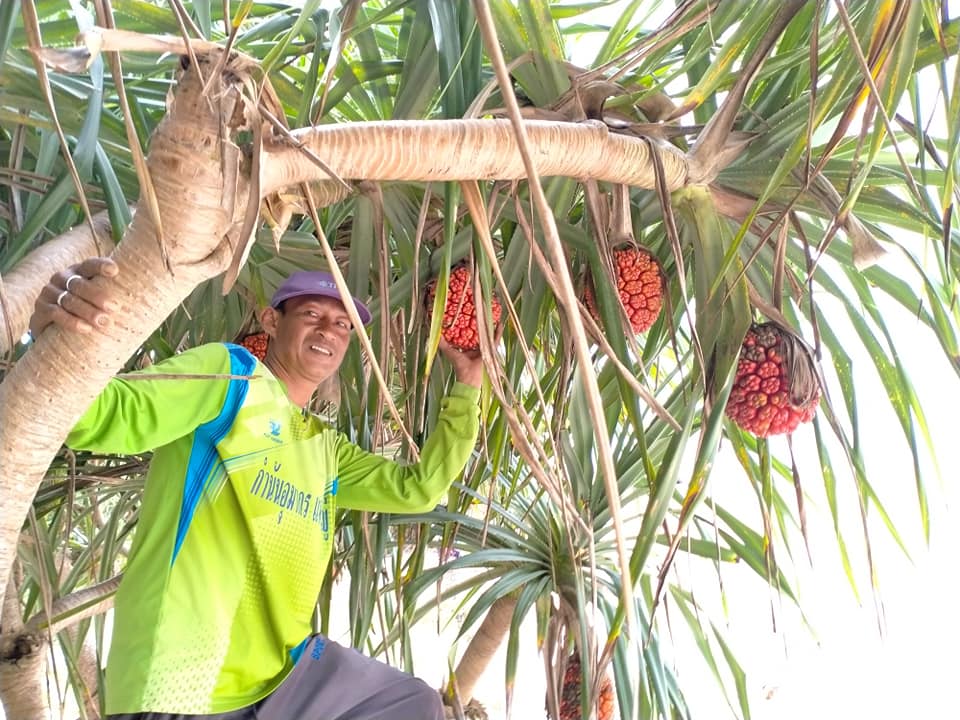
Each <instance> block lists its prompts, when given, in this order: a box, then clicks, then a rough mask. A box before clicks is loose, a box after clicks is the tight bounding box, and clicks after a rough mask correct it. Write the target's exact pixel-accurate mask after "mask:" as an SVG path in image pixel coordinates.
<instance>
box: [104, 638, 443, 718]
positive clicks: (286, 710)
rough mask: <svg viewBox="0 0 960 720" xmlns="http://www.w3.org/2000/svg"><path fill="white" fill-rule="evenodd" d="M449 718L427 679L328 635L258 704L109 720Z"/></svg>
mask: <svg viewBox="0 0 960 720" xmlns="http://www.w3.org/2000/svg"><path fill="white" fill-rule="evenodd" d="M193 718H196V719H197V720H201V719H202V720H443V705H442V704H441V702H440V695H439V693H437V691H436V690H434V689H433V688H431V687H430V686H429V685H427V684H426V683H425V682H423V681H422V680H420V679H418V678H415V677H413V676H412V675H408V674H407V673H404V672H401V671H400V670H397V669H396V668H393V667H390V666H389V665H385V664H384V663H381V662H378V661H376V660H373V659H372V658H368V657H366V656H365V655H362V654H360V653H359V652H357V651H356V650H354V649H352V648H345V647H343V646H342V645H339V644H338V643H335V642H333V641H332V640H329V639H327V638H325V637H323V636H322V635H316V636H314V637H313V639H311V640H310V642H309V643H308V644H307V647H306V649H305V650H304V651H303V655H302V656H301V658H300V661H299V662H298V663H297V665H296V667H295V668H294V669H293V672H291V673H290V675H289V676H288V677H287V678H286V679H285V680H284V681H283V683H281V685H280V687H278V688H277V689H276V690H275V691H274V692H273V693H272V694H270V695H269V696H267V697H265V698H264V699H263V700H261V701H260V702H258V703H257V704H256V705H251V706H250V707H247V708H242V709H240V710H234V711H232V712H228V713H218V714H216V715H171V714H169V713H135V714H132V715H109V716H108V720H192V719H193Z"/></svg>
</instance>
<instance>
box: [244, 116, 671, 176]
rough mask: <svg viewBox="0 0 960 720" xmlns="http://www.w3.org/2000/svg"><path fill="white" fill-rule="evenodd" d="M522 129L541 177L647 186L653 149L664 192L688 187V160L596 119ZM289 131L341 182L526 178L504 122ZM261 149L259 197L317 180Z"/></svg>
mask: <svg viewBox="0 0 960 720" xmlns="http://www.w3.org/2000/svg"><path fill="white" fill-rule="evenodd" d="M525 126H526V130H527V133H528V138H529V142H530V147H531V150H532V153H533V160H534V163H535V164H536V167H537V171H538V172H539V173H540V174H541V175H542V176H555V175H561V176H564V177H573V178H592V179H594V180H604V181H608V182H615V183H619V184H623V185H632V186H636V187H642V188H648V189H652V188H655V187H656V173H655V172H654V165H653V162H652V159H651V155H650V152H651V151H650V148H651V147H654V148H656V151H657V153H658V154H659V156H660V158H661V160H662V161H663V165H664V172H665V175H666V181H667V188H668V190H671V191H672V190H676V189H678V188H680V187H683V186H684V185H685V184H686V180H687V159H686V156H685V155H684V154H683V152H682V151H681V150H679V149H678V148H676V147H674V146H673V145H670V144H668V143H664V142H661V141H658V140H654V139H643V138H639V137H634V136H630V135H619V134H615V133H611V132H610V131H609V130H608V129H607V126H606V125H605V124H603V123H602V122H599V121H587V122H583V123H569V122H548V121H543V120H528V121H526V123H525ZM292 134H293V136H294V138H296V140H297V141H298V142H300V143H302V144H303V145H304V146H305V147H306V148H307V149H308V150H310V151H311V152H312V153H313V154H314V155H316V156H317V157H319V158H320V159H321V160H323V161H324V162H325V163H326V164H327V165H328V166H329V167H330V169H331V170H332V171H333V172H334V173H336V174H337V175H338V176H339V177H341V178H343V179H345V180H355V179H362V180H404V181H421V182H427V181H444V180H517V179H522V178H525V177H526V176H527V175H526V171H525V170H524V167H523V160H522V158H521V157H520V152H519V149H518V147H517V139H516V135H514V131H513V129H512V128H511V126H510V121H509V120H420V121H413V120H411V121H407V120H394V121H385V122H369V123H350V124H347V125H321V126H319V127H313V128H304V129H301V130H294V131H293V133H292ZM648 143H649V144H648ZM361 149H362V150H361ZM265 150H266V155H267V157H266V158H265V159H264V161H263V165H262V178H263V192H264V194H268V193H272V192H276V191H277V190H279V189H281V188H283V187H286V186H288V185H292V184H295V183H300V182H304V181H309V180H316V179H317V178H318V177H320V175H319V174H318V173H320V172H321V171H320V170H319V169H318V168H317V166H316V164H315V163H313V162H312V161H311V160H310V159H309V158H308V157H307V156H306V155H305V154H304V153H302V152H301V151H300V150H298V149H297V148H295V147H293V146H292V145H291V144H290V143H289V142H288V141H285V140H281V139H276V138H275V139H273V140H272V141H271V142H270V143H269V144H267V143H265Z"/></svg>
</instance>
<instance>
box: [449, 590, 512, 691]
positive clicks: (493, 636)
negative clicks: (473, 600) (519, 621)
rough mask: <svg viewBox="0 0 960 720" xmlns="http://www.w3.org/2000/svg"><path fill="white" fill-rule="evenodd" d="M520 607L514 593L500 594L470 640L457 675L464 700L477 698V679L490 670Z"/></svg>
mask: <svg viewBox="0 0 960 720" xmlns="http://www.w3.org/2000/svg"><path fill="white" fill-rule="evenodd" d="M516 607H517V598H516V597H515V596H513V595H504V596H503V597H501V598H498V599H497V600H496V601H495V602H494V603H493V605H491V606H490V609H489V610H487V614H486V615H485V616H484V618H483V622H481V623H480V627H479V628H477V633H476V634H475V635H474V636H473V637H472V638H471V639H470V644H469V645H467V649H466V650H465V651H464V653H463V657H461V658H460V662H459V663H457V669H456V670H455V671H454V677H455V678H456V682H457V693H458V694H459V696H460V702H461V703H462V704H463V705H466V704H467V703H468V702H470V700H472V699H473V691H474V689H475V688H476V686H477V681H478V680H479V679H480V677H481V676H482V675H483V673H484V672H485V671H486V669H487V666H488V665H489V664H490V660H491V659H492V658H493V656H494V654H495V653H496V652H497V649H498V648H499V647H500V645H501V644H502V643H503V638H504V637H505V636H506V634H507V631H508V630H509V629H510V623H511V621H512V620H513V611H514V609H515V608H516Z"/></svg>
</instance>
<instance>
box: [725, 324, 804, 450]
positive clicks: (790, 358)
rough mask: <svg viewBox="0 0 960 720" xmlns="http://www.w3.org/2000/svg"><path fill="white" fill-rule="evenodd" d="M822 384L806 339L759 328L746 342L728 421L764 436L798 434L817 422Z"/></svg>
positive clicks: (764, 326)
mask: <svg viewBox="0 0 960 720" xmlns="http://www.w3.org/2000/svg"><path fill="white" fill-rule="evenodd" d="M819 402H820V383H819V381H818V380H817V371H816V368H815V367H814V364H813V359H812V358H811V356H810V353H809V352H808V351H807V349H806V347H805V346H804V345H803V341H802V340H800V338H798V337H797V336H796V335H794V334H793V333H792V332H789V331H787V330H785V329H784V328H782V327H780V326H779V325H776V324H774V323H763V324H759V325H758V324H754V325H753V326H752V327H751V328H750V330H749V331H748V332H747V336H746V337H745V338H744V341H743V347H742V348H741V350H740V360H739V363H738V365H737V376H736V379H735V380H734V384H733V389H732V390H731V391H730V399H729V400H728V401H727V417H729V418H730V419H731V420H733V421H734V422H735V423H736V424H737V425H739V426H740V427H741V428H743V429H744V430H746V431H747V432H750V433H753V434H754V435H756V436H758V437H767V436H769V435H780V434H783V433H791V432H793V431H794V430H795V429H796V428H797V426H798V425H799V424H800V423H802V422H809V421H810V420H812V419H813V416H814V414H815V413H816V411H817V405H818V404H819Z"/></svg>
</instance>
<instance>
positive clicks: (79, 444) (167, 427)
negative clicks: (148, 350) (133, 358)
mask: <svg viewBox="0 0 960 720" xmlns="http://www.w3.org/2000/svg"><path fill="white" fill-rule="evenodd" d="M230 372H231V354H230V352H229V351H228V349H227V347H226V346H225V345H222V344H219V343H210V344H208V345H201V346H200V347H197V348H192V349H190V350H187V351H185V352H183V353H180V354H179V355H175V356H174V357H172V358H169V359H167V360H164V361H162V362H159V363H157V364H156V365H152V366H151V367H149V368H146V369H145V370H141V371H139V372H136V373H131V375H132V377H129V378H114V379H113V380H111V381H110V383H109V384H108V385H107V386H106V387H105V388H104V389H103V392H101V393H100V395H98V396H97V399H96V400H94V401H93V404H92V405H91V406H90V407H89V408H88V409H87V411H86V412H85V413H84V415H83V417H81V418H80V420H79V422H77V424H76V425H75V426H74V428H73V430H71V431H70V434H69V435H68V436H67V440H66V444H67V446H68V447H71V448H74V449H75V450H93V451H97V452H108V453H129V454H132V453H139V452H145V451H147V450H152V449H154V448H158V447H161V446H163V445H166V444H167V443H170V442H172V441H173V440H176V439H177V438H179V437H182V436H183V435H186V434H187V433H190V432H192V431H193V430H194V429H195V428H196V427H198V426H199V425H202V424H203V423H205V422H207V421H209V420H212V419H213V418H214V417H216V416H217V414H218V413H219V412H220V409H221V408H222V407H223V402H224V398H225V396H226V392H227V387H228V385H229V382H230V381H229V380H227V379H220V378H203V379H194V378H190V377H184V378H176V377H169V376H176V375H188V376H189V375H218V374H229V373H230Z"/></svg>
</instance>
